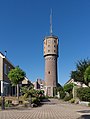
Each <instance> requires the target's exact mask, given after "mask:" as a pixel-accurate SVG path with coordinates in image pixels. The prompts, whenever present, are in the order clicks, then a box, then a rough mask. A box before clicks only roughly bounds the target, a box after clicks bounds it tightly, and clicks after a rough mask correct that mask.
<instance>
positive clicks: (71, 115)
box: [0, 99, 90, 119]
mask: <svg viewBox="0 0 90 119" xmlns="http://www.w3.org/2000/svg"><path fill="white" fill-rule="evenodd" d="M0 119H90V108H89V107H85V106H80V105H74V104H73V105H72V104H68V103H63V102H60V101H58V100H53V99H52V100H51V101H50V102H48V103H45V104H44V105H42V106H41V107H37V108H28V109H22V108H20V109H8V110H4V111H0Z"/></svg>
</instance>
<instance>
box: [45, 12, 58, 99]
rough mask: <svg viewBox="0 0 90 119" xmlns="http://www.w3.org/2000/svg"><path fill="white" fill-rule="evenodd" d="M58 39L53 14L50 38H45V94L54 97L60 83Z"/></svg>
mask: <svg viewBox="0 0 90 119" xmlns="http://www.w3.org/2000/svg"><path fill="white" fill-rule="evenodd" d="M57 58H58V37H57V36H54V35H52V14H51V17H50V36H47V37H45V38H44V59H45V77H44V78H45V94H46V95H48V96H50V97H53V96H54V95H55V94H54V92H55V89H56V87H57V83H58V76H57V75H58V71H57Z"/></svg>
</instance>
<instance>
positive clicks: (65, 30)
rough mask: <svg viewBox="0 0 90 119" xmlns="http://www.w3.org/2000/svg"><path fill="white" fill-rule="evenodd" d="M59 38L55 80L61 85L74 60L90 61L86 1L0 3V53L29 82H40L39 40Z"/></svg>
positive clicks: (89, 8)
mask: <svg viewBox="0 0 90 119" xmlns="http://www.w3.org/2000/svg"><path fill="white" fill-rule="evenodd" d="M51 8H52V10H53V35H56V36H58V38H59V58H58V80H59V83H60V84H61V85H63V84H64V83H65V82H66V81H67V80H69V78H70V72H71V71H72V70H75V68H76V67H75V65H76V62H77V61H78V60H81V59H82V60H83V59H86V58H87V57H88V58H90V0H0V51H1V52H2V53H4V51H5V50H6V51H7V58H8V59H9V60H10V61H11V62H12V63H13V64H14V65H15V66H17V65H19V66H20V68H22V69H23V70H24V71H25V72H26V74H27V77H28V78H29V79H30V80H31V81H35V80H36V79H37V78H41V79H44V58H43V40H44V37H45V36H48V35H50V33H49V31H50V9H51Z"/></svg>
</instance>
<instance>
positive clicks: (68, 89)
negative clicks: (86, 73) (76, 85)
mask: <svg viewBox="0 0 90 119" xmlns="http://www.w3.org/2000/svg"><path fill="white" fill-rule="evenodd" d="M63 88H64V91H65V92H68V93H69V94H70V93H71V92H72V89H73V83H69V84H66V85H64V87H63Z"/></svg>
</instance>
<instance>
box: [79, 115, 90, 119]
mask: <svg viewBox="0 0 90 119" xmlns="http://www.w3.org/2000/svg"><path fill="white" fill-rule="evenodd" d="M78 119H90V115H82V116H81V117H80V118H78Z"/></svg>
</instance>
